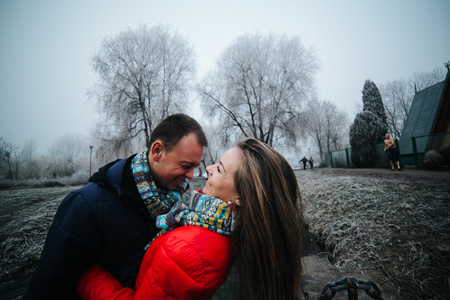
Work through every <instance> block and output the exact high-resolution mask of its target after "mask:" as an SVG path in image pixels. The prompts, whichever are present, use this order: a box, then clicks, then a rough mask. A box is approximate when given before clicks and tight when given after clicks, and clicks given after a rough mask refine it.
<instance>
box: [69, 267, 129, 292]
mask: <svg viewBox="0 0 450 300" xmlns="http://www.w3.org/2000/svg"><path fill="white" fill-rule="evenodd" d="M77 292H78V295H79V296H80V297H81V299H84V300H89V299H92V300H94V299H95V300H112V299H121V300H125V299H133V297H134V291H133V290H132V289H130V288H126V287H123V286H122V285H121V284H120V283H119V282H118V281H117V280H116V279H115V278H114V276H112V275H111V274H109V273H108V272H107V271H105V270H104V269H102V268H100V267H98V266H93V267H90V268H89V269H88V270H87V271H86V272H85V273H84V274H83V275H82V276H81V279H80V280H79V281H78V283H77Z"/></svg>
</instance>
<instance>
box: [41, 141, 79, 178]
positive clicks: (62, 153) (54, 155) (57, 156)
mask: <svg viewBox="0 0 450 300" xmlns="http://www.w3.org/2000/svg"><path fill="white" fill-rule="evenodd" d="M87 153H88V145H87V142H86V138H85V137H83V136H77V135H71V134H67V135H64V136H61V137H58V138H57V139H56V140H55V141H54V142H53V143H52V144H51V146H50V147H49V149H48V153H47V154H46V155H45V160H46V162H45V165H46V168H47V172H48V173H47V174H46V176H47V177H50V178H58V177H64V176H71V175H72V174H74V173H76V172H77V171H79V170H81V169H82V168H83V166H84V165H85V163H84V161H87V159H86V158H85V157H86V154H87Z"/></svg>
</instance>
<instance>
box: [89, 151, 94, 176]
mask: <svg viewBox="0 0 450 300" xmlns="http://www.w3.org/2000/svg"><path fill="white" fill-rule="evenodd" d="M89 148H90V149H91V154H90V158H89V177H91V170H92V148H94V146H89Z"/></svg>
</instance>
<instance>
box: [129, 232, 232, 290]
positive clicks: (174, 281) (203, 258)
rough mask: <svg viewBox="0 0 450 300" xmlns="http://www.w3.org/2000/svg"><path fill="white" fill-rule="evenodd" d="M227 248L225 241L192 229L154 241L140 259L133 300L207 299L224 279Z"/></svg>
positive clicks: (228, 241)
mask: <svg viewBox="0 0 450 300" xmlns="http://www.w3.org/2000/svg"><path fill="white" fill-rule="evenodd" d="M230 245H231V242H230V239H229V238H228V237H224V236H222V235H220V234H218V233H214V232H211V231H209V230H207V229H204V228H200V227H194V226H183V227H180V228H177V229H175V230H173V231H171V232H169V233H167V234H165V235H163V236H161V237H159V238H157V239H156V240H155V241H154V242H153V243H152V245H151V247H150V248H149V250H148V251H147V253H146V257H144V261H143V263H142V265H141V270H140V272H139V276H138V278H137V281H136V288H137V289H136V295H135V298H134V299H211V298H212V296H213V295H214V293H215V292H216V290H217V289H218V288H219V287H220V286H221V285H222V284H223V282H224V281H225V279H226V277H227V276H228V273H229V269H230V254H229V253H230ZM149 295H150V296H149Z"/></svg>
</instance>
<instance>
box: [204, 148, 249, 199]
mask: <svg viewBox="0 0 450 300" xmlns="http://www.w3.org/2000/svg"><path fill="white" fill-rule="evenodd" d="M242 161H243V157H242V151H241V150H240V149H239V148H236V147H233V148H231V149H230V150H228V151H227V152H225V154H224V155H223V156H222V158H221V159H220V161H219V163H217V164H215V165H211V166H208V167H207V168H206V172H208V181H206V183H205V187H204V188H203V193H205V194H206V195H208V196H212V197H216V198H219V199H221V200H223V201H226V202H229V201H231V202H233V203H234V202H236V199H237V195H236V194H235V193H234V175H235V174H236V171H237V170H238V168H239V166H240V165H241V163H242Z"/></svg>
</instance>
